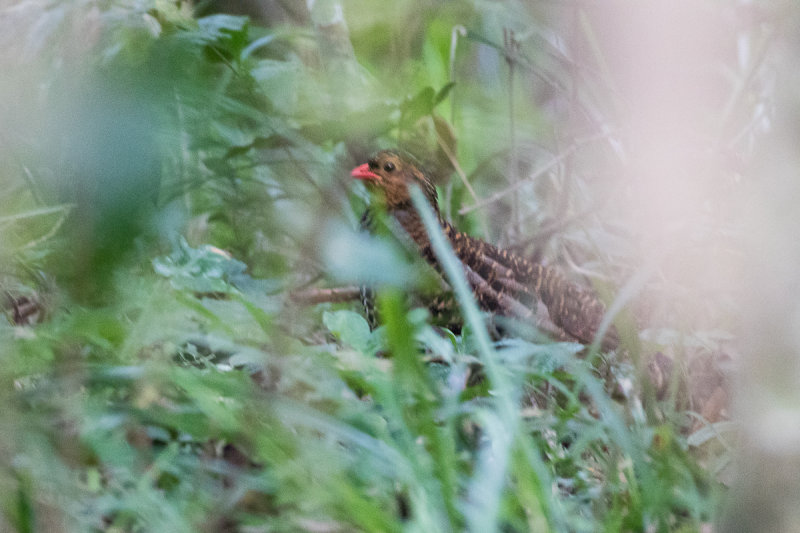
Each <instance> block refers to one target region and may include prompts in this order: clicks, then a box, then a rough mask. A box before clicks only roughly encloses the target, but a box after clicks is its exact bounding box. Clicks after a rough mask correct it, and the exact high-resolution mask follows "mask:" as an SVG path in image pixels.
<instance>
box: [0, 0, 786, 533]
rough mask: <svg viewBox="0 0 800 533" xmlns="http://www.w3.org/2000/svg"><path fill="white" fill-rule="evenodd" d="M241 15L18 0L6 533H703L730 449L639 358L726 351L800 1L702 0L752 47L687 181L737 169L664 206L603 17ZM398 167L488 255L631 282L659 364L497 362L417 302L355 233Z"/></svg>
mask: <svg viewBox="0 0 800 533" xmlns="http://www.w3.org/2000/svg"><path fill="white" fill-rule="evenodd" d="M222 4H224V3H222V2H220V3H214V2H196V5H195V6H191V5H190V3H189V2H177V1H161V0H153V1H146V0H127V1H124V2H113V3H107V2H94V1H89V0H80V1H74V2H37V1H33V0H31V1H22V2H11V3H5V4H0V6H2V7H0V10H2V11H0V30H1V31H0V34H2V37H0V45H2V49H3V55H2V58H1V59H0V68H2V70H3V71H4V72H5V73H7V74H4V80H3V82H2V85H0V120H2V124H3V128H2V130H1V131H0V180H2V181H1V183H2V186H3V195H2V212H0V243H2V245H1V247H0V267H1V268H2V270H0V284H1V285H0V286H1V287H2V289H3V293H4V294H3V298H4V300H5V301H4V305H5V309H6V318H7V320H4V321H2V323H0V337H2V343H1V344H0V346H1V347H0V358H2V365H0V401H1V402H2V405H3V406H4V409H3V410H2V412H0V420H1V424H2V426H1V427H2V428H3V431H2V432H0V458H1V459H2V460H0V509H1V510H2V512H1V514H0V529H2V530H17V531H176V532H177V531H187V532H188V531H287V532H288V531H354V530H355V531H375V532H388V531H401V530H409V531H424V532H433V531H460V530H471V531H480V532H484V531H539V530H553V531H600V530H606V531H666V530H680V531H700V530H705V529H704V528H705V527H706V526H707V525H708V524H710V523H711V522H712V521H713V520H714V519H715V518H716V516H717V515H718V512H719V506H720V503H721V501H722V498H723V495H724V493H725V488H724V482H727V481H728V480H729V476H726V470H727V468H728V466H729V462H730V459H731V456H730V447H731V446H732V445H733V444H734V443H733V442H731V439H732V438H733V432H732V430H731V427H730V426H731V424H730V423H725V422H719V423H717V424H713V425H709V424H705V425H703V424H700V427H701V428H702V429H701V430H700V431H693V432H691V434H689V431H690V428H692V426H693V422H694V420H695V418H697V417H699V416H700V415H699V414H698V413H697V412H696V411H698V410H699V408H698V406H697V405H696V404H693V402H694V401H695V398H694V395H692V394H690V393H687V392H686V391H685V390H678V387H673V388H672V389H671V390H670V391H668V394H666V398H665V399H663V401H659V402H657V403H656V404H654V403H653V402H652V401H651V402H649V403H648V402H645V404H644V405H643V403H642V401H641V399H640V395H639V392H640V388H641V387H642V384H641V383H640V382H639V380H638V376H641V375H642V374H643V373H642V367H643V365H644V364H645V363H643V362H641V361H640V359H639V358H640V357H644V355H646V353H647V350H651V351H654V350H662V351H664V352H665V353H667V354H668V355H669V356H670V357H671V358H674V360H675V362H676V369H677V370H676V374H681V373H683V372H687V370H686V369H687V368H688V369H691V368H692V366H691V363H692V360H691V357H690V356H691V355H697V354H701V355H709V354H710V355H712V356H717V355H719V354H724V355H726V357H727V354H726V350H728V349H729V348H730V345H729V344H728V341H729V340H730V339H731V338H732V333H731V332H732V331H734V330H735V328H736V324H737V316H738V313H740V312H741V307H740V306H739V305H738V303H737V300H736V294H735V291H731V287H730V285H729V284H728V283H727V282H728V281H729V279H730V278H731V277H732V276H733V275H734V274H728V273H727V270H726V271H725V272H724V273H722V274H720V273H719V272H718V271H716V270H713V269H707V268H706V267H707V266H708V265H707V263H708V262H713V261H719V262H724V263H726V264H727V265H728V266H730V267H731V268H732V269H735V268H736V261H737V259H736V253H735V246H736V242H737V240H736V239H737V238H738V237H739V236H740V235H739V233H738V232H739V231H740V226H739V225H738V224H737V223H736V221H735V220H732V219H731V218H730V217H729V214H730V213H729V212H728V210H733V209H735V207H736V205H737V204H736V203H735V201H736V200H738V198H739V197H740V196H741V195H743V194H744V193H743V191H742V190H741V189H740V188H739V183H740V182H741V180H742V176H743V175H745V176H746V173H747V171H748V168H747V161H746V160H745V161H741V160H740V159H741V158H744V159H746V158H747V157H748V156H749V154H751V152H752V151H753V150H754V148H753V147H754V146H756V145H757V143H758V140H759V135H760V134H761V133H762V132H763V129H764V127H763V126H764V121H768V116H767V115H765V113H768V112H769V109H768V108H769V105H770V101H769V96H768V94H769V93H768V90H769V81H770V80H769V79H767V78H766V76H764V75H763V74H762V72H761V70H760V68H761V63H760V62H761V61H763V56H760V55H759V54H763V48H762V47H766V46H768V45H770V44H772V43H771V41H770V39H775V38H776V37H775V34H774V33H771V30H772V27H773V26H772V25H773V24H776V23H777V21H776V19H777V18H778V17H779V13H781V12H782V11H781V10H780V9H779V8H780V7H781V6H782V4H778V5H776V6H769V5H768V6H766V7H764V8H763V10H759V8H756V7H752V11H754V12H755V13H750V12H748V9H751V8H748V7H747V5H749V4H748V3H741V4H739V3H736V2H734V3H731V5H720V4H719V3H714V2H700V4H702V6H701V8H700V10H701V12H702V17H717V16H719V17H720V20H722V21H724V24H723V25H724V26H725V28H726V31H727V30H729V32H728V33H724V35H723V36H722V38H721V40H720V41H719V43H721V45H720V47H719V48H715V49H713V50H711V51H709V52H708V54H709V55H708V56H703V58H701V59H703V61H700V60H698V63H697V65H689V67H687V71H690V75H695V74H697V72H695V71H694V70H692V69H693V68H694V67H696V66H698V65H700V66H702V67H703V68H709V69H711V70H712V71H714V72H715V73H716V74H718V75H719V76H718V77H715V78H714V83H715V84H719V85H715V87H716V90H718V91H719V93H718V94H716V93H715V94H713V95H712V96H713V98H712V99H713V101H714V102H715V105H713V106H710V107H709V108H705V107H703V108H698V109H688V110H686V112H687V114H686V115H684V114H680V116H678V117H676V118H675V120H676V121H677V120H682V121H689V122H690V123H691V124H692V126H691V127H690V128H689V130H690V131H691V132H692V133H693V134H696V137H690V138H688V139H683V141H685V143H683V144H682V143H677V144H679V145H680V146H678V147H677V148H675V147H671V148H674V149H675V152H665V153H679V154H680V158H681V159H680V163H687V162H689V163H687V164H689V168H694V169H696V168H699V167H701V168H704V169H707V170H709V169H710V170H709V171H708V172H707V173H706V174H704V175H703V177H702V179H701V178H700V177H698V176H697V175H695V174H691V175H690V176H689V177H686V176H684V175H682V174H679V173H675V174H672V175H664V174H658V173H656V176H655V178H654V179H655V180H656V184H658V183H663V182H661V181H658V180H663V179H668V180H670V181H672V182H673V183H674V182H677V183H678V184H680V183H684V182H685V181H687V180H688V181H691V180H692V179H695V181H694V182H692V183H694V184H696V182H699V183H700V186H701V187H700V189H699V190H700V191H701V192H700V193H699V196H698V197H694V196H691V195H688V196H685V197H682V200H681V201H682V203H679V205H670V204H669V203H668V202H666V201H665V202H664V204H663V205H666V207H663V206H662V204H658V206H654V205H651V204H648V203H647V202H642V201H641V198H642V197H641V196H639V195H638V192H640V191H639V189H638V188H639V187H640V186H641V185H640V183H641V182H642V181H646V180H644V179H642V180H638V181H637V180H636V179H632V178H631V176H633V175H634V174H636V173H637V172H640V171H642V170H643V167H642V166H641V165H640V162H639V161H637V160H636V154H637V153H638V152H637V149H636V148H637V142H642V143H643V144H646V143H645V142H644V141H642V139H641V137H640V136H639V133H640V132H639V131H638V130H637V126H636V122H635V121H633V124H631V123H630V122H628V120H629V118H630V115H634V114H635V111H636V102H635V101H636V98H637V93H636V92H635V90H636V84H635V83H632V82H631V83H628V82H630V80H629V79H627V78H626V77H625V76H626V73H625V70H624V61H622V60H621V59H620V58H619V57H618V56H615V55H614V54H615V53H621V52H620V50H614V49H613V47H612V46H611V44H612V43H611V41H610V40H609V33H613V27H614V24H613V23H611V22H610V20H611V19H613V17H608V18H606V17H605V16H604V15H603V14H602V10H600V9H598V8H597V7H596V6H593V5H590V3H586V5H584V3H583V2H570V3H567V4H565V5H555V4H550V3H535V2H534V3H531V2H513V1H509V2H487V1H481V0H474V1H460V2H446V3H438V2H410V1H396V2H390V3H383V2H373V1H368V0H353V1H351V2H335V1H318V2H308V3H307V4H308V5H310V6H312V8H311V10H310V11H309V9H308V8H307V7H306V5H305V4H304V3H302V2H297V3H295V4H294V7H292V6H290V5H289V4H291V3H287V2H263V3H261V4H260V5H259V4H258V3H254V4H252V5H250V3H242V4H241V5H239V6H238V8H239V9H242V8H243V6H245V7H246V6H250V9H251V12H250V13H249V14H250V15H251V16H252V18H248V17H245V16H240V15H232V14H227V13H224V12H222V11H223V7H222ZM440 4H441V5H440ZM623 4H624V2H623ZM746 4H747V5H746ZM770 7H774V9H773V10H770V9H769V8H770ZM745 12H747V13H745ZM744 14H746V15H748V17H750V16H753V15H755V17H754V19H753V18H744ZM344 17H346V20H345V18H344ZM751 20H756V22H751ZM640 22H641V23H642V24H643V25H644V24H645V23H644V22H643V21H640ZM632 24H636V22H633V23H632ZM645 29H646V28H645ZM726 39H727V40H726ZM737 39H738V40H737ZM737 46H738V47H739V48H738V54H739V55H737V48H736V47H737ZM626 50H627V51H630V50H632V48H623V49H622V51H626ZM655 51H656V52H658V50H655ZM679 58H680V57H679ZM663 59H665V58H663V57H660V56H658V54H656V55H655V56H654V58H653V61H656V62H657V61H660V60H663ZM666 59H667V60H668V59H670V58H666ZM704 61H705V62H704ZM620 64H622V67H621V66H620ZM664 64H667V65H671V64H672V63H670V62H669V61H666V62H665V63H664ZM709 65H711V66H709ZM720 73H722V74H720ZM670 74H671V75H675V76H681V75H683V74H685V72H682V71H681V69H676V70H675V71H674V72H670ZM720 80H722V81H720ZM678 86H679V88H682V87H683V86H682V85H681V84H678ZM765 109H766V110H765ZM689 112H691V113H693V115H692V116H691V120H689V119H688V118H687V117H688V116H689V115H688V113H689ZM719 117H722V119H721V120H720V119H719ZM667 122H669V121H667ZM711 132H713V133H711ZM676 142H677V141H676ZM398 145H399V146H401V147H403V148H406V149H409V150H412V151H414V152H415V153H416V154H418V155H419V156H420V157H421V158H422V159H423V160H424V161H425V162H426V164H427V165H428V166H429V168H431V169H432V170H434V171H435V173H436V174H437V176H438V178H439V181H438V184H439V186H440V188H441V198H442V202H441V203H442V207H443V211H444V213H445V214H446V215H447V216H448V217H449V218H451V219H453V220H454V221H455V222H456V223H457V224H458V225H459V226H460V227H462V228H465V229H468V230H470V231H472V232H473V233H476V234H479V235H481V236H483V237H486V238H488V239H490V240H492V241H494V242H500V243H502V244H504V245H513V246H515V247H516V248H517V249H518V250H520V251H521V252H522V253H525V254H528V255H532V256H534V257H536V258H538V259H544V260H547V261H548V262H552V263H560V264H562V265H565V266H572V267H575V268H576V269H577V270H578V271H579V272H580V273H582V274H585V275H587V276H588V277H590V278H591V279H593V280H594V282H595V284H596V286H597V287H598V290H600V291H601V292H602V291H605V292H608V293H612V292H616V289H618V288H621V289H620V290H619V292H620V293H622V294H623V295H627V296H625V298H623V299H622V300H621V305H622V304H624V307H625V309H626V312H628V313H633V314H635V315H637V316H640V315H646V317H647V318H648V321H647V327H646V329H647V330H648V332H649V335H648V336H646V343H645V344H646V346H645V348H643V349H642V353H641V354H639V353H634V354H632V358H630V359H625V358H619V360H616V359H614V360H610V361H601V362H600V363H598V357H594V358H589V359H586V358H582V357H580V356H578V354H579V352H581V350H582V347H581V346H579V345H575V344H572V343H541V342H540V340H538V337H536V336H533V335H523V334H520V336H518V337H510V338H506V339H504V340H502V341H499V342H497V343H495V344H493V345H491V346H490V347H489V348H488V351H487V350H485V349H483V348H481V343H480V342H479V341H480V338H481V336H480V335H479V334H478V332H476V331H475V328H474V324H473V325H469V324H468V325H467V326H466V327H465V328H464V329H463V331H461V332H459V334H454V333H452V332H449V331H441V330H438V329H434V328H433V327H432V326H430V325H429V321H428V317H427V314H426V312H425V311H423V310H419V309H409V307H408V301H407V299H406V297H405V296H404V294H403V290H402V289H408V288H409V287H413V286H422V285H424V284H425V274H424V272H423V271H421V270H420V269H419V268H418V266H419V265H418V263H419V262H418V261H417V262H414V261H413V260H412V259H410V258H409V257H408V254H407V253H406V252H405V251H404V250H403V249H402V247H400V246H398V245H397V243H396V242H394V241H392V240H391V239H384V238H380V237H370V236H365V235H362V234H360V233H358V232H357V231H356V230H355V228H356V227H357V220H358V216H359V213H360V212H361V210H362V209H363V207H364V205H365V200H366V194H365V191H364V190H363V189H362V188H361V186H360V185H353V184H351V183H349V180H348V170H349V169H350V168H352V166H354V165H355V164H356V163H361V162H363V161H364V159H365V157H366V156H367V155H369V154H370V153H371V152H372V151H373V150H375V149H377V148H379V147H388V146H398ZM734 154H735V157H734ZM655 155H656V156H657V155H658V154H655ZM662 155H663V154H662ZM698 161H699V163H697V162H698ZM695 163H697V165H698V166H699V167H698V166H694V167H693V166H691V165H694V164H695ZM668 170H674V169H668ZM451 175H453V176H455V177H453V178H450V179H448V177H449V176H451ZM691 176H694V178H692V177H691ZM706 187H707V188H706ZM353 191H355V192H353ZM498 191H501V192H503V194H502V195H500V196H498V197H494V196H493V194H495V193H496V192H498ZM710 191H714V194H711V195H709V194H708V193H709V192H710ZM662 192H663V191H662ZM659 194H661V193H660V192H659V191H658V190H655V191H653V192H651V193H650V196H656V197H658V196H659ZM660 199H662V200H665V197H664V195H661V197H660ZM695 208H697V209H695ZM698 212H700V213H701V216H700V218H693V217H694V216H695V215H696V214H697V213H698ZM687 217H688V218H687ZM676 242H680V243H681V244H682V245H681V246H675V243H676ZM365 250H366V251H365ZM576 265H577V266H576ZM321 280H322V281H324V282H326V283H328V284H330V285H333V284H336V283H365V282H369V283H372V284H375V285H378V286H380V287H382V289H381V290H380V291H379V294H378V305H379V309H380V311H381V316H382V317H383V325H382V326H381V327H380V328H378V329H375V330H370V327H369V325H368V324H367V322H366V320H365V319H364V318H363V316H362V315H361V314H360V313H359V312H358V311H359V308H358V307H357V306H355V305H350V304H331V303H328V304H322V305H319V306H316V307H313V308H308V309H306V308H302V307H300V306H298V305H296V304H295V303H293V302H292V300H291V298H290V297H289V293H290V292H291V291H293V290H296V289H299V288H304V287H309V286H318V285H319V283H318V282H320V281H321ZM665 296H668V297H666V298H665ZM613 299H614V298H613V297H610V298H609V300H610V301H611V300H613ZM654 302H655V303H654ZM461 304H462V306H465V307H469V306H470V305H471V304H470V302H468V301H462V302H461ZM650 320H652V321H650ZM653 324H656V325H653ZM630 328H633V326H630ZM628 335H633V336H635V331H633V329H629V331H628ZM600 359H602V358H600ZM612 359H613V358H612ZM606 363H607V364H606ZM604 365H605V367H607V368H610V369H611V370H610V371H609V372H610V373H611V375H609V374H608V373H604V372H600V371H598V368H599V367H601V366H604ZM626 387H627V388H626ZM611 389H613V390H611ZM612 396H613V398H612ZM689 396H691V397H690V398H689ZM651 400H654V399H651ZM692 413H693V414H692ZM693 417H694V418H693ZM695 429H696V428H695Z"/></svg>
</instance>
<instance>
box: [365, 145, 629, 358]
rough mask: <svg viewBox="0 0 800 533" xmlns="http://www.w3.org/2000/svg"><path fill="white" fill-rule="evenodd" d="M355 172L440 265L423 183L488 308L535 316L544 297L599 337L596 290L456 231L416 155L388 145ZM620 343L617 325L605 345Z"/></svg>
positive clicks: (574, 333)
mask: <svg viewBox="0 0 800 533" xmlns="http://www.w3.org/2000/svg"><path fill="white" fill-rule="evenodd" d="M352 175H353V177H355V178H358V179H362V180H364V181H365V182H367V183H368V184H370V185H372V186H373V187H374V188H375V189H377V190H378V191H379V201H380V202H381V203H382V204H383V205H384V207H385V209H386V211H387V213H388V214H390V215H391V216H392V217H394V219H395V220H397V222H398V223H399V224H400V226H402V228H403V229H404V230H405V232H406V233H407V234H408V235H409V236H410V237H411V239H412V240H413V241H414V243H415V244H416V246H417V247H418V248H419V251H420V253H421V254H422V256H423V257H424V258H425V259H426V260H427V261H428V262H429V263H430V264H431V265H433V266H434V267H435V268H436V269H437V270H440V268H439V264H438V260H437V258H436V256H435V254H434V253H433V249H432V248H431V244H430V240H429V237H428V232H427V230H426V229H425V225H424V224H423V222H422V219H421V217H420V215H419V213H418V212H417V210H416V209H415V208H414V206H413V204H412V202H411V197H410V193H409V189H408V187H409V185H411V184H416V185H418V186H419V187H421V188H422V191H423V192H424V194H425V197H426V198H427V200H428V202H429V203H430V204H431V206H432V207H433V208H434V210H435V212H436V214H437V216H438V218H439V222H440V224H441V226H442V230H443V231H444V234H445V235H446V237H447V238H448V240H449V241H450V244H451V246H452V248H453V251H454V252H455V254H456V256H457V257H458V259H459V260H460V261H461V263H462V265H463V267H464V273H465V275H466V278H467V281H468V282H469V284H470V286H471V287H472V290H473V293H474V294H475V299H476V301H477V302H478V305H479V306H480V307H481V308H482V309H484V310H486V311H490V312H492V313H496V314H499V315H502V316H510V317H514V318H518V319H521V320H530V319H531V318H533V314H534V311H533V309H532V304H533V303H535V301H537V300H540V301H541V302H542V303H543V304H544V305H545V306H546V307H547V311H548V314H549V315H550V319H551V320H552V322H553V323H554V324H555V325H556V326H558V327H559V328H561V329H562V330H563V331H564V332H565V333H566V334H567V335H568V336H569V337H571V338H573V339H575V340H578V341H581V342H584V343H590V342H592V341H593V340H594V337H595V335H596V334H597V331H598V329H599V327H600V323H601V321H602V319H603V316H604V314H605V305H604V304H603V303H602V302H601V301H600V300H599V299H598V298H597V296H596V295H595V294H594V292H592V291H591V290H588V289H585V288H583V287H581V286H579V285H577V284H576V283H573V282H571V281H569V280H568V279H567V278H566V277H564V275H563V274H561V273H560V272H559V271H558V270H557V269H555V268H552V267H548V266H545V265H542V264H540V263H535V262H532V261H529V260H527V259H525V258H524V257H521V256H519V255H516V254H514V253H512V252H510V251H508V250H503V249H500V248H497V247H496V246H494V245H492V244H489V243H487V242H485V241H482V240H480V239H477V238H475V237H472V236H470V235H467V234H466V233H463V232H460V231H458V230H456V229H455V228H454V227H453V226H452V225H451V224H450V223H448V222H446V221H445V220H443V219H442V217H441V214H440V213H439V209H438V202H437V197H436V188H435V186H434V185H433V184H432V182H431V181H430V179H429V178H428V176H427V175H426V174H425V172H424V171H423V170H422V169H421V167H420V166H419V165H418V164H417V163H416V162H415V161H414V160H413V159H412V158H410V157H409V156H407V155H405V154H401V153H399V152H395V151H390V150H385V151H382V152H379V153H378V154H376V155H375V156H374V157H373V158H371V159H370V161H369V162H368V163H365V164H363V165H361V166H359V167H356V168H355V169H353V172H352ZM617 343H618V341H617V338H616V333H615V332H614V331H613V329H612V330H611V331H610V332H609V333H608V334H607V335H606V336H605V338H604V339H603V345H604V347H606V348H614V347H616V345H617Z"/></svg>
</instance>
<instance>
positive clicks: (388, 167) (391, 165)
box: [383, 161, 394, 172]
mask: <svg viewBox="0 0 800 533" xmlns="http://www.w3.org/2000/svg"><path fill="white" fill-rule="evenodd" d="M383 170H385V171H386V172H391V171H393V170H394V163H392V162H391V161H389V162H387V163H385V164H384V165H383Z"/></svg>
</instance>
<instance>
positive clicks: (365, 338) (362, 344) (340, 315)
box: [322, 311, 371, 352]
mask: <svg viewBox="0 0 800 533" xmlns="http://www.w3.org/2000/svg"><path fill="white" fill-rule="evenodd" d="M322 322H323V324H325V327H326V328H328V330H329V331H330V332H331V333H333V335H334V336H335V337H336V338H337V339H338V340H339V341H341V342H342V343H344V344H347V345H348V346H351V347H352V348H355V349H356V350H359V351H362V352H364V351H367V350H368V348H369V341H370V337H371V332H370V330H369V324H368V323H367V321H366V320H365V319H364V317H363V316H361V315H359V314H358V313H354V312H353V311H326V312H325V313H324V314H323V315H322Z"/></svg>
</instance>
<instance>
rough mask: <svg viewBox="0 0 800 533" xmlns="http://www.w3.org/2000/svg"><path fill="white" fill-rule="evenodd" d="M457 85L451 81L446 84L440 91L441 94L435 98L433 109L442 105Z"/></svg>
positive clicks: (437, 94)
mask: <svg viewBox="0 0 800 533" xmlns="http://www.w3.org/2000/svg"><path fill="white" fill-rule="evenodd" d="M455 85H456V82H454V81H451V82H449V83H446V84H445V86H444V87H442V88H441V89H439V92H438V93H436V96H434V97H433V107H436V106H437V105H439V104H441V103H442V102H443V101H444V99H445V98H447V96H448V95H449V94H450V91H451V90H453V87H455Z"/></svg>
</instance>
